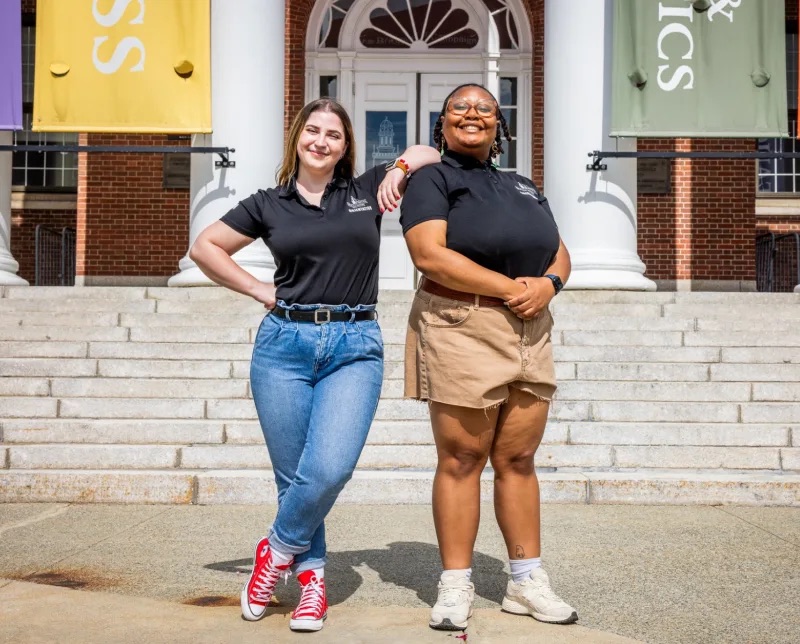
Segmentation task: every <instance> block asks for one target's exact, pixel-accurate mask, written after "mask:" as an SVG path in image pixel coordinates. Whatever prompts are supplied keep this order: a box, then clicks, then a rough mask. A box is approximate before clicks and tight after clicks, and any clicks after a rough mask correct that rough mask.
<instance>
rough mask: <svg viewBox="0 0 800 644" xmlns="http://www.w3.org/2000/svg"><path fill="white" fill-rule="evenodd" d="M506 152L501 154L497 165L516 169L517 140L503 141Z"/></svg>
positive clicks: (506, 168) (507, 168)
mask: <svg viewBox="0 0 800 644" xmlns="http://www.w3.org/2000/svg"><path fill="white" fill-rule="evenodd" d="M503 148H505V152H504V153H503V154H501V155H500V159H498V162H497V165H499V166H500V167H501V168H503V169H504V170H515V169H516V167H517V142H516V141H503Z"/></svg>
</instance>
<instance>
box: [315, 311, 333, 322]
mask: <svg viewBox="0 0 800 644" xmlns="http://www.w3.org/2000/svg"><path fill="white" fill-rule="evenodd" d="M330 321H331V311H330V309H316V310H315V311H314V324H328V322H330Z"/></svg>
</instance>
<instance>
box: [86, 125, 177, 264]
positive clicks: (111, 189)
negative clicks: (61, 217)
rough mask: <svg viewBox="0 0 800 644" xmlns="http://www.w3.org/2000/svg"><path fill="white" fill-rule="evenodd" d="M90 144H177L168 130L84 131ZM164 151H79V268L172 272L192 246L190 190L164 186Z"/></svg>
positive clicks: (87, 142)
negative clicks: (160, 132)
mask: <svg viewBox="0 0 800 644" xmlns="http://www.w3.org/2000/svg"><path fill="white" fill-rule="evenodd" d="M81 143H84V144H87V145H176V144H188V141H173V140H167V137H166V136H164V135H132V134H131V135H123V134H91V135H82V136H81ZM162 172H163V163H162V155H160V154H119V153H115V154H112V153H108V154H106V153H98V152H92V153H89V154H86V153H84V154H81V155H79V165H78V194H79V197H78V217H77V219H78V228H79V234H78V239H77V270H76V273H77V274H78V275H82V276H87V277H90V276H125V277H133V276H146V277H168V276H171V275H174V274H175V273H176V272H177V271H178V260H179V259H180V258H181V257H183V255H185V254H186V251H187V249H188V245H189V191H188V190H177V189H169V190H167V189H164V188H162Z"/></svg>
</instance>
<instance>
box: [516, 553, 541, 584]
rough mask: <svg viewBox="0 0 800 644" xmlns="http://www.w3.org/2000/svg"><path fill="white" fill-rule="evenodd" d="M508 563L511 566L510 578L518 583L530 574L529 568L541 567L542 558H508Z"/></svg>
mask: <svg viewBox="0 0 800 644" xmlns="http://www.w3.org/2000/svg"><path fill="white" fill-rule="evenodd" d="M508 565H509V566H511V579H513V580H514V583H515V584H518V583H520V582H521V581H524V580H525V579H527V578H528V577H530V576H531V570H533V569H534V568H541V567H542V558H541V557H534V558H533V559H509V561H508Z"/></svg>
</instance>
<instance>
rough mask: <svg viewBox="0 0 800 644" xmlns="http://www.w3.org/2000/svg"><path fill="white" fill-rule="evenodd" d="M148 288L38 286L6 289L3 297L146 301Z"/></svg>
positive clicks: (51, 299)
mask: <svg viewBox="0 0 800 644" xmlns="http://www.w3.org/2000/svg"><path fill="white" fill-rule="evenodd" d="M146 296H147V288H146V287H144V286H92V287H90V288H85V287H81V286H37V287H36V288H30V287H24V286H23V287H14V286H7V287H5V288H4V291H3V293H2V297H3V298H5V299H9V300H28V301H48V302H58V301H63V300H105V301H109V300H113V301H129V300H144V299H145V298H146Z"/></svg>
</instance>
